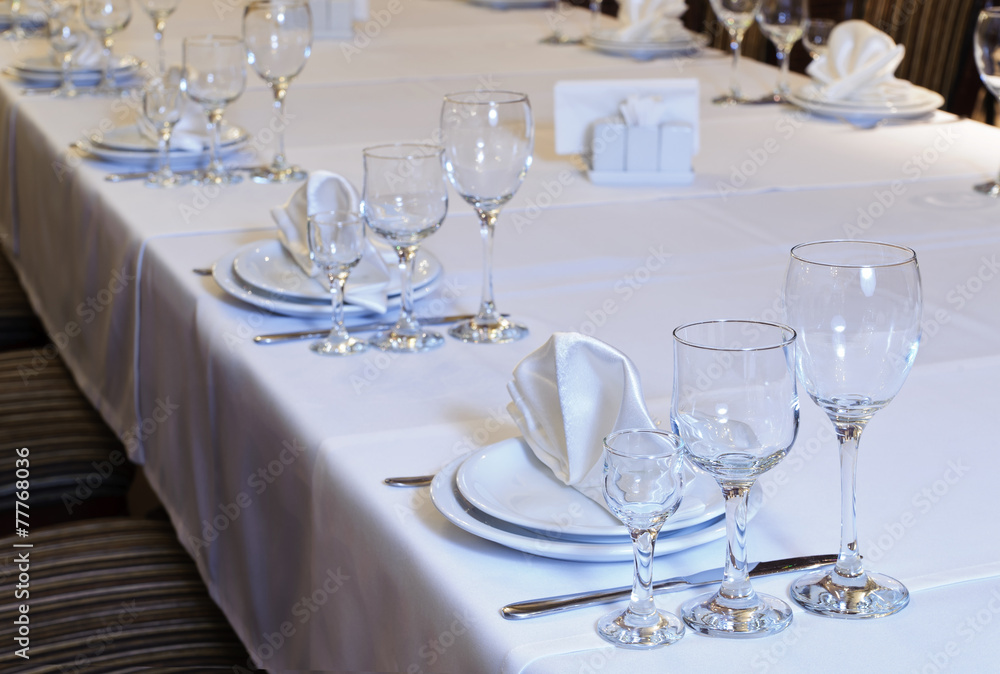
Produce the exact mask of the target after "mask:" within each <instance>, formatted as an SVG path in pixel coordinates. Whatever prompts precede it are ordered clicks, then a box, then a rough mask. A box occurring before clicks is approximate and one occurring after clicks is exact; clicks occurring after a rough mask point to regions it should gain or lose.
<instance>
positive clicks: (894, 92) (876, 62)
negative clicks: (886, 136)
mask: <svg viewBox="0 0 1000 674" xmlns="http://www.w3.org/2000/svg"><path fill="white" fill-rule="evenodd" d="M905 51H906V49H905V47H904V46H903V45H901V44H896V43H895V42H894V41H893V39H892V38H891V37H889V36H888V35H886V34H885V33H883V32H882V31H880V30H879V29H877V28H875V27H874V26H872V25H871V24H869V23H866V22H865V21H844V22H843V23H839V24H837V25H836V26H834V28H833V30H832V31H831V32H830V41H829V48H828V49H827V53H826V54H823V55H821V56H819V57H818V58H816V59H815V60H814V61H813V62H812V63H810V64H809V66H808V67H807V68H806V72H807V73H808V74H809V75H810V76H811V77H812V78H813V79H815V80H816V81H817V82H818V83H819V84H820V85H821V89H820V93H821V94H822V95H823V96H824V98H825V99H826V100H831V101H837V100H843V101H857V102H882V101H895V100H900V99H905V98H906V97H907V96H908V95H909V93H910V90H911V88H912V86H913V85H912V84H910V83H909V82H907V81H906V80H899V79H896V77H895V75H894V74H893V73H895V72H896V68H898V67H899V64H900V63H901V62H902V60H903V56H904V55H905Z"/></svg>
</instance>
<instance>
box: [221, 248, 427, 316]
mask: <svg viewBox="0 0 1000 674" xmlns="http://www.w3.org/2000/svg"><path fill="white" fill-rule="evenodd" d="M376 250H378V251H379V253H382V252H383V251H384V250H387V249H385V248H381V247H379V246H378V245H376ZM387 252H388V253H390V254H391V255H392V258H393V259H386V257H383V259H385V260H386V266H387V267H388V268H389V270H390V276H389V286H388V288H386V293H387V294H388V295H389V297H393V296H396V295H399V294H400V293H401V292H402V286H401V282H400V278H399V274H398V273H397V271H396V270H397V269H398V266H397V264H396V263H395V258H396V253H395V252H393V251H392V250H387ZM361 267H362V266H361V265H359V268H356V269H355V270H354V271H353V272H351V275H350V277H349V278H348V281H347V282H348V283H349V284H350V285H353V286H357V285H361V284H366V283H378V282H379V281H380V278H377V277H365V276H364V272H363V269H362V268H361ZM414 267H415V268H414V273H413V289H414V290H419V289H420V288H423V287H424V286H426V285H427V284H428V283H432V282H434V281H435V280H436V279H437V278H438V277H439V276H440V275H441V272H442V267H441V263H440V262H439V261H438V259H437V258H436V257H434V256H433V255H430V254H428V253H426V252H425V251H418V253H417V260H416V264H415V265H414ZM368 269H369V270H370V271H371V272H374V269H371V268H370V267H368ZM233 271H234V272H235V273H236V276H237V278H239V279H240V280H241V281H243V282H244V283H245V284H247V285H250V286H253V287H255V288H257V289H259V290H263V291H265V292H267V293H270V294H271V295H274V296H277V297H281V298H283V299H287V300H290V301H294V302H324V303H327V304H329V302H330V291H329V290H327V289H326V287H325V286H324V285H323V284H322V283H320V282H319V281H318V280H316V279H315V278H311V277H309V276H306V274H305V272H304V271H302V267H300V266H299V265H298V263H297V262H295V260H294V259H293V258H292V256H291V255H289V254H288V251H286V250H285V247H284V246H282V245H281V242H280V241H278V240H277V239H268V240H267V241H260V242H258V243H256V244H253V245H251V246H247V247H245V248H243V249H241V250H240V252H239V253H238V254H237V255H236V259H235V260H234V261H233ZM359 272H360V273H359Z"/></svg>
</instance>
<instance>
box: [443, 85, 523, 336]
mask: <svg viewBox="0 0 1000 674" xmlns="http://www.w3.org/2000/svg"><path fill="white" fill-rule="evenodd" d="M534 135H535V128H534V124H533V122H532V113H531V104H530V103H529V102H528V96H527V95H526V94H520V93H516V92H512V91H465V92H460V93H454V94H448V95H447V96H445V97H444V104H443V106H442V108H441V137H442V143H443V145H444V147H445V166H446V167H447V169H448V177H449V178H450V179H451V183H452V184H453V185H454V186H455V190H456V191H457V192H458V193H459V195H461V197H462V198H463V199H465V200H466V201H467V202H468V203H470V204H471V205H472V207H473V208H474V209H475V210H476V214H477V215H478V216H479V222H480V232H481V234H482V238H483V295H482V301H481V303H480V305H479V312H478V313H477V314H476V316H475V318H473V319H472V320H470V321H465V322H463V323H459V324H458V325H456V326H455V327H453V328H452V329H451V330H450V331H449V334H450V335H452V336H453V337H457V338H458V339H461V340H462V341H463V342H474V343H490V344H500V343H504V342H512V341H515V340H518V339H521V338H523V337H525V336H526V335H527V334H528V328H526V327H525V326H523V325H518V324H517V323H513V322H511V321H509V320H508V319H506V318H504V317H503V316H501V315H500V313H499V312H498V311H497V308H496V304H495V303H494V301H493V234H494V229H495V227H496V222H497V218H499V217H500V209H501V208H502V207H503V205H504V204H506V203H507V202H508V201H510V199H511V198H512V197H513V196H514V193H515V192H517V189H518V188H519V187H520V186H521V183H522V182H524V177H525V175H527V173H528V167H529V166H531V157H532V151H533V149H534Z"/></svg>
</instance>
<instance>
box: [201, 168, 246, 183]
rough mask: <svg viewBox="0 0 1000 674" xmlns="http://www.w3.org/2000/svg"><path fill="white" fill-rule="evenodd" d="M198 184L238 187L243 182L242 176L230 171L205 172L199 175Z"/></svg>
mask: <svg viewBox="0 0 1000 674" xmlns="http://www.w3.org/2000/svg"><path fill="white" fill-rule="evenodd" d="M198 182H199V183H200V184H202V185H238V184H239V183H241V182H243V176H241V175H240V174H238V173H233V172H232V171H205V172H204V173H201V174H199V176H198Z"/></svg>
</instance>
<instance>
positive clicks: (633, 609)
mask: <svg viewBox="0 0 1000 674" xmlns="http://www.w3.org/2000/svg"><path fill="white" fill-rule="evenodd" d="M658 532H659V529H629V533H630V534H631V535H632V551H633V553H634V554H635V577H634V580H633V581H632V597H631V599H630V601H629V605H628V610H629V613H631V614H633V615H635V616H637V617H641V618H649V617H651V616H654V615H656V604H655V603H654V602H653V546H654V545H655V544H656V535H657V533H658Z"/></svg>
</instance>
